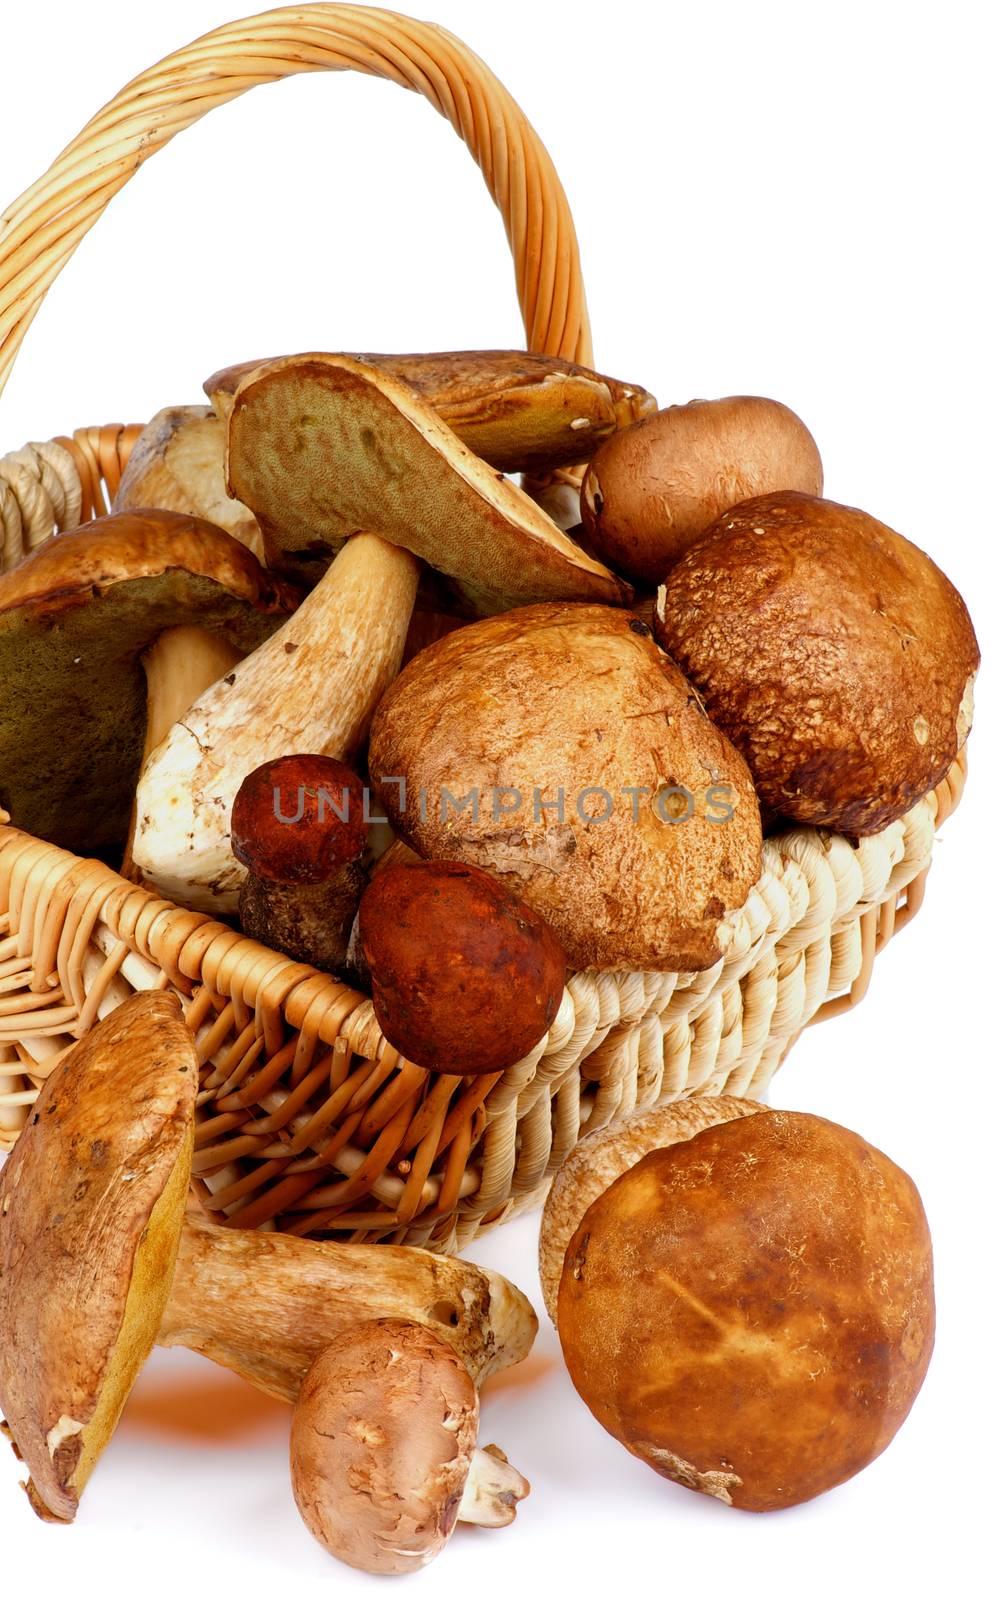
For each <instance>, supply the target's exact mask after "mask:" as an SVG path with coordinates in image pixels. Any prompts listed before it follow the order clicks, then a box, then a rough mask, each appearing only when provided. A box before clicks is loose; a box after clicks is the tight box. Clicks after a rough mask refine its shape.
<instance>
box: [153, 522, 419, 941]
mask: <svg viewBox="0 0 1000 1600" xmlns="http://www.w3.org/2000/svg"><path fill="white" fill-rule="evenodd" d="M418 570H419V569H418V563H417V561H416V559H415V558H414V557H413V556H412V555H410V553H409V552H408V551H406V550H401V549H398V548H397V547H396V546H395V545H390V544H387V543H386V542H385V541H384V540H382V539H379V538H377V537H376V536H375V535H374V534H371V533H357V534H355V535H354V536H353V537H352V538H351V539H349V540H348V541H347V543H346V545H345V546H344V547H343V549H342V550H341V552H340V554H339V555H338V556H337V558H336V560H335V561H334V562H333V563H332V565H331V566H330V567H329V568H328V570H327V572H326V573H325V575H324V576H323V578H322V579H321V580H320V582H319V583H318V584H317V585H316V587H315V589H313V590H312V592H311V593H310V594H309V595H307V596H306V598H305V600H303V602H302V604H301V605H300V606H299V608H298V610H297V611H296V612H295V615H294V617H293V618H290V619H289V620H290V624H291V625H290V626H289V627H287V628H284V627H282V628H280V629H279V630H278V632H277V633H275V634H273V635H272V636H271V638H270V639H268V641H267V643H266V644H265V645H262V646H261V647H260V648H259V649H257V650H255V651H254V652H253V654H252V655H250V656H247V657H246V659H245V660H243V661H241V662H240V664H239V666H237V667H236V668H234V670H233V672H232V673H231V674H229V675H228V676H227V677H226V678H225V679H224V680H223V681H221V682H218V683H216V684H215V685H214V686H213V687H212V688H210V689H208V690H207V691H206V693H204V694H203V695H201V696H200V697H199V699H198V700H197V701H196V702H195V703H194V705H192V706H191V708H190V711H189V713H188V715H186V716H185V717H184V719H183V721H180V722H177V723H175V724H174V726H173V727H172V728H171V730H170V732H169V733H168V735H167V737H166V738H165V739H164V740H163V741H162V743H161V744H160V746H159V748H158V749H157V750H156V751H154V753H153V755H152V757H151V758H150V760H149V761H148V762H147V763H146V766H145V768H144V769H143V773H142V776H141V778H140V780H139V788H138V796H137V807H138V826H137V833H136V841H135V859H136V865H137V866H138V867H139V869H140V871H141V872H142V875H143V877H144V878H145V879H147V880H148V881H149V882H150V883H152V884H153V885H154V886H155V887H156V889H157V890H158V891H159V892H160V893H161V894H163V895H166V896H167V897H168V898H170V899H172V900H177V901H179V902H180V903H181V904H182V905H186V906H188V907H190V908H191V909H193V910H197V911H211V912H214V913H216V914H218V913H220V912H221V913H231V912H234V911H235V910H236V907H237V902H238V899H239V888H240V884H241V882H242V880H243V877H244V874H245V868H244V867H242V866H241V865H240V863H239V862H238V861H237V860H236V859H235V857H234V855H233V852H232V849H231V848H230V838H229V819H230V815H231V813H232V807H233V801H234V799H235V797H236V792H237V790H238V789H239V787H240V784H241V783H242V781H243V779H244V778H245V777H246V775H247V773H249V772H252V771H254V769H255V768H257V767H258V766H260V764H261V763H262V762H264V761H267V760H273V759H275V758H276V757H278V756H283V755H290V754H292V753H293V752H295V751H300V750H309V751H313V752H314V753H316V754H317V755H326V756H335V757H338V758H340V759H345V760H349V759H350V758H351V756H352V755H353V754H354V753H355V751H356V750H357V749H358V747H359V746H360V744H361V743H362V741H363V739H364V738H365V736H366V734H367V732H368V726H369V723H370V722H371V718H372V713H373V712H374V710H375V707H376V706H377V705H378V702H379V701H380V700H381V698H382V696H383V694H384V693H385V691H386V689H387V688H388V686H389V684H390V683H391V682H392V680H393V678H394V677H395V676H396V673H397V672H398V671H399V664H400V661H401V660H402V655H403V645H404V643H405V641H406V632H407V628H408V626H409V621H410V614H411V612H412V610H413V602H414V598H415V595H416V588H417V576H418ZM276 708H277V709H276Z"/></svg>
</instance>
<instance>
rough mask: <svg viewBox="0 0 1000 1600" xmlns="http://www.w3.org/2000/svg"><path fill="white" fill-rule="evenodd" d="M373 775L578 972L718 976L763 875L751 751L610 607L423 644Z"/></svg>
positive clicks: (511, 622) (396, 695)
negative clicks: (503, 894) (731, 928)
mask: <svg viewBox="0 0 1000 1600" xmlns="http://www.w3.org/2000/svg"><path fill="white" fill-rule="evenodd" d="M369 770H370V772H371V775H372V781H373V782H374V784H375V786H376V788H377V790H378V794H379V798H380V800H381V802H382V804H383V806H384V807H385V808H386V814H387V815H388V816H389V818H390V820H391V822H392V824H393V826H394V828H395V829H396V831H397V832H398V833H400V834H402V836H403V838H404V839H405V840H406V842H407V843H408V844H410V845H412V847H413V848H414V849H415V850H416V851H417V852H418V853H419V854H420V855H421V856H424V857H425V858H428V859H431V858H436V859H450V860H455V861H464V862H466V863H467V864H468V865H470V866H476V867H481V868H483V869H485V870H486V871H487V872H491V873H492V874H493V875H494V877H496V878H497V879H498V880H499V881H500V883H501V884H503V885H504V887H505V888H507V889H509V890H511V892H512V893H514V894H516V895H518V896H519V897H520V898H521V899H522V900H524V901H526V902H527V904H528V905H529V906H531V907H532V909H533V910H535V911H537V912H538V913H539V915H540V916H542V917H544V918H545V920H546V921H547V922H548V924H549V926H550V927H551V929H552V931H553V933H554V934H555V936H556V938H557V939H558V940H559V943H560V944H561V945H562V947H563V950H564V951H565V953H566V960H567V962H568V964H569V966H570V967H572V968H577V969H582V968H591V967H601V968H606V969H615V970H622V969H628V968H632V969H635V970H638V971H664V970H666V971H678V970H681V971H697V970H700V969H703V968H705V967H710V966H712V965H713V964H714V962H716V961H717V960H718V959H719V958H720V956H721V955H722V954H723V942H724V939H725V930H724V928H723V923H724V920H725V917H726V914H727V912H729V911H731V910H733V909H735V908H737V907H739V906H741V905H742V904H743V902H744V900H745V898H746V896H747V894H748V892H749V890H750V889H751V887H752V886H753V884H754V883H755V882H756V881H757V878H758V876H759V874H760V865H761V827H760V812H759V809H758V805H757V798H756V795H755V794H754V790H753V785H752V783H751V781H750V775H749V773H748V771H747V769H746V765H745V763H744V761H743V758H742V757H741V756H740V755H738V754H737V752H736V750H734V748H733V746H732V745H731V744H730V743H729V741H728V740H727V739H726V737H725V736H724V735H723V734H722V733H720V732H719V730H718V729H717V728H716V727H714V726H713V724H712V723H711V722H710V721H709V720H708V718H707V716H706V715H705V712H704V708H703V707H702V705H701V702H700V700H699V698H698V696H697V694H696V693H695V692H694V690H693V689H692V688H691V685H690V684H689V683H688V682H687V681H686V679H685V678H684V677H683V676H682V675H681V673H680V672H679V671H678V669H677V667H676V666H675V665H674V663H673V662H672V661H671V660H670V658H669V657H668V656H666V655H664V653H663V651H662V650H660V649H659V647H658V646H657V644H656V642H655V640H654V639H653V637H652V635H651V633H650V630H649V628H648V627H647V626H646V625H645V624H644V623H642V622H640V621H638V619H637V618H635V617H633V616H631V615H630V614H629V613H628V612H627V611H619V610H616V609H614V608H612V607H609V606H592V605H566V604H550V605H536V606H525V607H523V608H521V609H519V610H516V611H509V612H507V613H505V614H504V615H503V616H499V617H490V618H488V619H486V620H485V621H481V622H476V623H473V624H472V625H471V626H469V627H467V628H460V629H459V630H458V631H457V632H456V633H451V634H448V635H447V636H446V637H445V638H444V639H441V640H439V642H438V643H437V644H434V645H430V646H429V647H428V648H427V649H426V650H423V651H421V653H420V655H418V656H416V657H415V658H414V660H413V661H411V662H410V664H409V665H408V666H407V667H406V668H404V670H403V672H402V673H401V674H400V676H399V677H398V678H397V679H396V682H395V683H394V684H393V685H392V687H391V688H390V689H389V692H388V694H387V695H386V696H385V699H384V700H383V701H382V703H381V705H380V706H379V708H378V711H377V712H376V714H375V717H374V720H373V722H372V730H371V745H370V752H369ZM400 779H405V784H406V789H405V800H404V792H403V790H402V788H401V786H400V783H399V781H398V780H400ZM422 794H423V795H425V796H426V800H425V801H422V800H421V795H422ZM446 795H448V796H451V797H452V798H453V801H454V800H458V799H467V803H466V804H464V805H463V806H461V807H459V806H458V805H456V804H454V803H450V804H446V803H445V798H444V797H445V796H446ZM467 797H471V798H467ZM477 797H478V810H476V809H475V804H474V802H475V800H476V798H477ZM511 797H513V798H511ZM560 799H561V801H562V804H561V806H560ZM727 810H728V814H727Z"/></svg>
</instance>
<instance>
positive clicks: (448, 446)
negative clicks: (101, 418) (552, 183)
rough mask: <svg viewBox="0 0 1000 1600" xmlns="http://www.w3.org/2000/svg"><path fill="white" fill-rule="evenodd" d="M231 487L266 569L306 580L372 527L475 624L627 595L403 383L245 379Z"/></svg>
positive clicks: (325, 368)
mask: <svg viewBox="0 0 1000 1600" xmlns="http://www.w3.org/2000/svg"><path fill="white" fill-rule="evenodd" d="M227 482H228V486H229V491H230V493H231V494H233V495H235V496H237V498H238V499H240V500H242V501H243V502H244V504H246V505H248V506H249V507H250V508H251V510H252V511H253V513H254V515H255V516H256V517H257V520H258V522H259V523H260V525H261V528H262V530H263V533H264V541H265V546H266V549H267V553H268V560H269V562H271V564H272V565H275V566H283V567H285V568H288V569H291V570H292V571H296V572H300V573H302V574H306V575H308V574H310V573H315V572H316V571H317V570H321V569H322V566H323V565H325V563H326V562H327V561H328V560H329V551H330V549H331V548H332V549H334V550H336V549H339V547H340V546H341V545H342V544H343V542H344V540H345V539H346V538H348V537H349V536H350V535H351V534H352V533H353V532H354V531H355V529H357V528H370V529H371V530H372V531H373V532H375V533H379V534H381V535H382V536H383V537H384V538H385V539H389V540H392V541H393V543H395V544H398V545H401V546H402V547H404V548H405V549H407V550H411V551H412V552H413V553H414V555H417V556H420V557H422V559H423V560H425V561H426V562H427V563H428V565H429V566H431V567H434V568H436V569H437V571H438V572H441V573H444V574H445V575H446V576H447V577H448V578H450V579H451V580H452V583H453V586H454V588H455V590H456V592H457V594H458V595H459V596H460V598H461V601H462V603H463V604H464V605H465V606H466V607H467V608H468V609H469V610H471V611H472V612H473V613H475V614H476V615H486V614H489V613H492V612H496V611H505V610H507V609H508V608H509V607H510V606H515V605H519V604H523V603H524V602H526V601H529V600H549V599H562V600H602V601H604V602H606V603H607V604H610V605H616V604H622V603H623V602H625V601H627V600H628V598H629V596H630V593H631V591H630V590H629V588H628V585H627V584H625V583H623V582H622V580H621V579H619V578H616V577H615V576H614V574H613V573H611V572H609V571H608V570H607V568H606V567H603V566H602V565H601V564H600V562H598V561H595V560H594V559H593V558H592V557H591V556H588V555H586V554H585V553H584V551H582V550H581V549H580V548H579V546H578V545H576V544H574V543H573V541H572V539H570V538H568V537H567V535H566V534H564V533H563V532H562V530H561V529H560V528H558V527H556V524H555V523H554V522H553V521H552V519H551V518H550V517H548V516H546V514H545V512H543V511H542V510H540V508H539V507H538V506H537V505H536V504H535V502H534V501H533V500H532V499H530V497H529V496H528V495H526V494H525V493H524V492H523V490H521V489H519V488H517V487H516V485H514V484H513V483H511V482H510V481H509V480H508V479H506V478H505V477H504V476H503V474H502V473H499V472H497V471H495V470H494V469H493V468H492V467H489V466H487V464H486V462H485V461H482V460H480V458H479V457H478V456H475V455H473V453H472V451H471V450H469V449H468V448H467V446H466V445H464V444H463V443H462V441H461V440H460V439H459V438H458V436H457V435H456V434H455V433H453V432H452V430H451V428H449V427H448V425H447V423H445V422H443V421H442V420H441V418H440V417H439V416H438V414H437V412H436V411H434V410H433V409H432V407H431V406H430V405H429V404H428V403H427V401H426V400H424V399H422V398H421V397H420V395H418V394H417V393H416V392H415V391H414V390H413V389H412V388H410V386H409V385H408V384H406V383H403V382H402V381H401V380H400V379H399V378H394V377H391V376H390V375H389V374H388V373H385V372H381V371H379V370H378V368H376V367H372V366H366V365H365V364H364V362H361V361H357V360H355V359H354V358H353V357H351V356H323V355H315V356H292V357H289V358H287V359H286V360H284V361H275V362H272V363H271V364H270V365H268V366H266V367H263V368H258V369H255V370H253V371H251V372H249V373H248V374H247V376H246V377H245V378H244V379H243V380H242V382H241V383H240V385H239V387H238V388H237V390H236V394H235V397H234V400H233V408H232V413H231V415H230V418H229V435H228V443H227Z"/></svg>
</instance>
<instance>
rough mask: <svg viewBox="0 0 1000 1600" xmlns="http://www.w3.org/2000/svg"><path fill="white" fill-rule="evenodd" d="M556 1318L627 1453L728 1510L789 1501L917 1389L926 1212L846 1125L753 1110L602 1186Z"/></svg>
mask: <svg viewBox="0 0 1000 1600" xmlns="http://www.w3.org/2000/svg"><path fill="white" fill-rule="evenodd" d="M558 1315H559V1337H560V1340H561V1343H562V1348H563V1354H564V1356H565V1358H566V1364H567V1366H568V1368H569V1373H570V1377H571V1378H572V1380H573V1383H574V1385H575V1386H576V1389H577V1391H578V1392H579V1394H580V1395H581V1397H582V1398H583V1400H584V1401H585V1402H586V1404H587V1405H588V1406H589V1407H590V1409H591V1411H592V1412H593V1413H594V1415H595V1417H596V1418H597V1420H598V1421H599V1422H600V1423H601V1424H602V1425H603V1426H604V1427H605V1428H607V1430H608V1432H609V1433H611V1434H613V1435H614V1437H615V1438H617V1439H619V1440H620V1441H621V1443H622V1444H624V1445H625V1447H626V1449H628V1450H630V1451H631V1452H632V1454H633V1455H636V1456H638V1457H639V1459H640V1460H641V1461H645V1462H646V1463H647V1465H649V1466H651V1467H652V1468H653V1470H654V1471H655V1472H658V1473H660V1474H661V1475H662V1476H663V1477H666V1478H672V1479H673V1480H674V1481H675V1482H676V1483H680V1484H683V1485H684V1486H685V1487H686V1488H689V1489H696V1490H698V1491H700V1492H701V1493H702V1494H709V1495H713V1496H715V1498H716V1499H719V1500H722V1501H724V1502H725V1504H727V1505H734V1506H740V1507H742V1508H744V1509H746V1510H751V1511H769V1510H775V1509H777V1508H779V1507H782V1506H791V1505H797V1504H799V1503H800V1502H801V1501H803V1500H809V1499H811V1498H812V1497H813V1496H814V1495H817V1494H821V1493H822V1492H823V1491H824V1490H826V1489H831V1488H833V1487H834V1486H835V1485H836V1484H838V1483H843V1482H844V1481H845V1479H847V1478H850V1477H852V1476H853V1475H854V1473H856V1472H860V1471H861V1469H862V1468H863V1467H866V1466H867V1465H868V1463H869V1462H870V1461H872V1460H874V1458H875V1457H876V1456H877V1455H879V1454H880V1453H881V1451H882V1450H884V1449H885V1447H886V1445H887V1444H889V1442H890V1441H891V1440H892V1438H893V1436H894V1435H895V1433H896V1431H897V1429H898V1428H899V1427H900V1425H901V1424H902V1422H903V1421H904V1420H905V1418H906V1416H907V1413H908V1412H909V1410H910V1407H911V1405H912V1404H913V1401H914V1400H915V1399H916V1396H917V1393H918V1391H919V1389H920V1386H921V1384H922V1382H923V1379H924V1375H925V1373H926V1371H927V1365H928V1362H929V1360H930V1355H931V1349H932V1346H933V1342H934V1291H933V1279H932V1269H931V1241H930V1234H929V1232H928V1228H927V1219H926V1217H925V1216H924V1211H923V1207H922V1205H921V1203H920V1196H919V1195H918V1193H917V1191H916V1188H915V1187H914V1185H913V1183H912V1182H911V1180H910V1179H909V1178H908V1177H907V1175H906V1173H905V1172H902V1171H901V1170H900V1169H899V1167H897V1166H895V1165H894V1164H893V1162H892V1161H890V1160H889V1158H888V1157H887V1156H885V1155H883V1154H882V1152H881V1151H880V1150H876V1149H874V1148H873V1146H871V1145H870V1144H866V1142H865V1141H864V1139H861V1138H859V1137H858V1135H857V1134H854V1133H850V1132H848V1130H847V1129H845V1128H840V1127H838V1126H837V1125H836V1124H835V1123H832V1122H826V1121H824V1120H823V1119H822V1118H820V1117H813V1116H807V1115H805V1114H802V1113H798V1112H784V1111H770V1110H767V1109H766V1108H765V1109H762V1110H761V1111H760V1112H759V1113H758V1114H757V1115H755V1116H751V1117H745V1118H738V1119H736V1120H731V1121H728V1122H724V1123H721V1124H719V1125H717V1126H715V1127H709V1128H705V1129H703V1130H702V1131H701V1132H700V1133H696V1134H694V1136H693V1137H691V1138H689V1139H686V1140H682V1141H681V1142H679V1143H676V1144H673V1145H671V1146H670V1147H669V1148H667V1149H662V1150H655V1151H653V1152H651V1153H650V1154H649V1155H646V1156H644V1157H643V1158H642V1160H640V1161H639V1162H638V1163H637V1164H636V1165H635V1166H633V1167H631V1168H630V1169H629V1170H628V1171H627V1172H625V1173H624V1174H623V1175H622V1176H621V1177H620V1178H618V1179H617V1181H616V1182H614V1183H613V1184H612V1185H611V1187H610V1188H609V1189H607V1190H605V1192H604V1194H602V1195H601V1196H600V1198H599V1199H597V1200H595V1201H594V1202H593V1204H592V1205H591V1206H590V1207H589V1208H588V1210H587V1211H586V1213H585V1214H584V1216H583V1219H582V1220H581V1222H580V1224H579V1226H578V1228H577V1230H576V1232H575V1234H574V1235H573V1238H572V1240H571V1241H570V1245H569V1248H568V1250H567V1251H566V1259H565V1263H564V1266H563V1272H562V1280H561V1284H560V1288H559V1307H558Z"/></svg>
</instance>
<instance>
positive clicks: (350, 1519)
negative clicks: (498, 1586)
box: [291, 1319, 529, 1576]
mask: <svg viewBox="0 0 1000 1600" xmlns="http://www.w3.org/2000/svg"><path fill="white" fill-rule="evenodd" d="M478 1430H479V1395H478V1393H477V1390H476V1386H475V1384H474V1383H473V1381H472V1379H471V1378H470V1376H469V1374H468V1371H467V1370H466V1368H465V1366H464V1365H463V1364H462V1362H461V1361H460V1360H459V1358H458V1356H457V1355H456V1354H455V1352H454V1350H452V1349H451V1347H450V1346H449V1345H448V1344H446V1343H445V1341H444V1340H443V1339H442V1338H440V1337H439V1336H438V1335H437V1334H436V1333H434V1332H432V1331H431V1330H430V1329H428V1328H421V1327H418V1326H417V1325H416V1324H414V1323H412V1322H411V1323H407V1322H400V1321H398V1320H396V1321H394V1320H392V1319H385V1320H381V1321H377V1322H367V1323H365V1324H363V1325H362V1326H360V1327H358V1328H357V1329H356V1330H355V1331H353V1332H351V1333H348V1334H345V1335H343V1337H341V1338H340V1339H338V1340H337V1341H336V1343H335V1344H332V1345H330V1347H329V1348H328V1349H327V1350H324V1351H323V1353H322V1355H320V1356H319V1357H318V1358H317V1360H316V1361H315V1362H314V1364H313V1366H312V1367H311V1368H310V1370H309V1372H308V1374H307V1375H306V1379H305V1382H304V1383H303V1385H302V1389H301V1392H300V1394H299V1398H298V1402H297V1403H296V1406H295V1411H294V1413H293V1417H292V1435H291V1468H292V1488H293V1490H294V1494H295V1502H296V1504H297V1506H298V1508H299V1511H300V1513H301V1515H302V1519H303V1521H304V1522H305V1524H306V1526H307V1527H308V1529H309V1531H310V1532H311V1533H312V1534H313V1535H314V1536H315V1538H317V1539H318V1540H319V1542H320V1544H322V1545H323V1546H324V1548H325V1549H327V1550H329V1552H330V1554H331V1555H334V1556H337V1557H338V1559H339V1560H341V1561H344V1562H346V1563H347V1564H348V1565H349V1566H352V1567H359V1568H361V1570H362V1571H364V1572H374V1573H380V1574H383V1575H385V1576H393V1575H398V1574H401V1573H405V1572H415V1571H417V1570H418V1569H419V1568H420V1567H425V1566H427V1565H428V1563H429V1562H431V1561H433V1560H434V1558H435V1556H437V1555H439V1554H440V1552H441V1551H442V1550H443V1549H444V1546H445V1545H446V1544H447V1542H448V1540H449V1539H450V1537H451V1535H452V1533H453V1532H454V1529H455V1526H456V1524H457V1523H459V1522H468V1523H476V1524H477V1525H478V1526H480V1527H486V1528H503V1527H506V1526H507V1525H508V1524H509V1523H511V1522H513V1520H514V1518H515V1516H516V1514H517V1506H518V1503H519V1501H521V1500H523V1499H524V1497H525V1495H526V1494H527V1493H528V1490H529V1485H528V1483H527V1481H526V1480H525V1479H524V1478H523V1477H522V1476H521V1474H520V1473H519V1472H518V1471H517V1470H516V1469H515V1468H514V1467H512V1466H511V1465H510V1464H509V1462H508V1461H507V1458H506V1457H505V1456H504V1455H503V1453H502V1452H501V1451H499V1450H497V1449H496V1447H495V1446H493V1445H487V1446H486V1448H485V1449H480V1448H479V1447H478V1444H477V1434H478Z"/></svg>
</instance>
